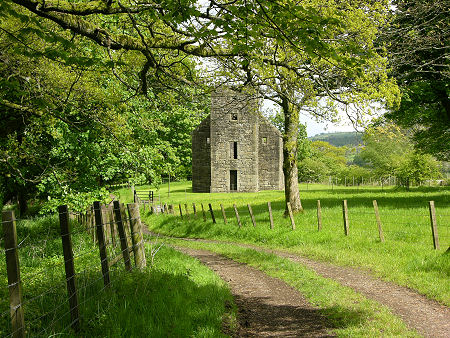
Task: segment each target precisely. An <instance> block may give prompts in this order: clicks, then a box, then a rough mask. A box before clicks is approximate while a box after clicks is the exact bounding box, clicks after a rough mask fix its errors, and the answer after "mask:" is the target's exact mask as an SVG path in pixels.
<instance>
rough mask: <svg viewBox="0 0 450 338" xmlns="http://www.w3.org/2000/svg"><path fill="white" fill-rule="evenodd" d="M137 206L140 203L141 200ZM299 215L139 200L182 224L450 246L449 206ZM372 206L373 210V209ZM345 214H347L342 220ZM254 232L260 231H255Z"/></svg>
mask: <svg viewBox="0 0 450 338" xmlns="http://www.w3.org/2000/svg"><path fill="white" fill-rule="evenodd" d="M141 202H142V201H141ZM317 202H318V203H317V206H316V207H315V208H312V207H311V205H309V207H308V208H305V210H304V212H303V213H300V214H297V215H295V216H292V218H291V217H289V214H286V215H285V204H284V202H282V201H275V202H272V204H270V202H269V203H260V204H255V205H250V204H248V205H239V206H236V205H230V204H229V202H227V204H226V205H223V204H218V203H215V204H211V203H197V204H196V203H180V204H176V205H173V204H167V203H164V204H162V203H161V204H151V203H148V202H145V201H144V202H142V203H141V206H142V208H143V210H144V211H146V212H147V213H151V214H166V215H172V216H177V217H179V218H181V219H183V220H185V221H188V220H192V219H194V218H195V219H201V218H203V220H205V221H209V222H211V221H212V223H218V224H219V225H220V224H222V225H227V226H237V227H241V228H245V229H247V230H248V231H259V230H261V229H273V228H275V230H278V231H289V230H292V229H295V231H296V232H301V233H330V234H331V235H332V236H350V237H354V238H359V239H361V240H378V241H398V242H405V243H409V244H414V245H424V246H425V247H429V248H430V249H433V248H434V249H439V248H442V249H446V248H448V247H449V246H450V210H449V208H448V205H439V204H438V205H435V204H434V202H433V201H429V202H428V203H425V202H424V203H423V204H422V205H421V204H417V205H408V208H405V209H400V208H395V207H394V208H393V207H384V206H381V207H378V204H377V203H376V201H374V202H373V204H372V205H361V203H359V202H358V203H355V204H356V205H352V200H348V201H347V203H346V204H347V206H346V210H344V206H342V207H336V205H335V204H333V205H327V204H326V203H325V204H322V205H321V203H320V201H317ZM375 205H376V206H375ZM345 214H346V215H347V216H346V217H345ZM258 229H259V230H258Z"/></svg>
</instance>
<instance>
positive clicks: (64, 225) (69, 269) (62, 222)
mask: <svg viewBox="0 0 450 338" xmlns="http://www.w3.org/2000/svg"><path fill="white" fill-rule="evenodd" d="M58 212H59V226H60V228H61V240H62V246H63V254H64V269H65V271H66V282H67V295H68V297H69V307H70V319H71V321H72V324H71V326H72V329H73V330H74V331H75V332H79V331H80V313H79V310H78V295H77V288H76V285H75V267H74V264H73V250H72V237H71V234H70V230H69V209H68V208H67V205H60V206H59V207H58Z"/></svg>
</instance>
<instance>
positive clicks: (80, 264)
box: [0, 201, 146, 337]
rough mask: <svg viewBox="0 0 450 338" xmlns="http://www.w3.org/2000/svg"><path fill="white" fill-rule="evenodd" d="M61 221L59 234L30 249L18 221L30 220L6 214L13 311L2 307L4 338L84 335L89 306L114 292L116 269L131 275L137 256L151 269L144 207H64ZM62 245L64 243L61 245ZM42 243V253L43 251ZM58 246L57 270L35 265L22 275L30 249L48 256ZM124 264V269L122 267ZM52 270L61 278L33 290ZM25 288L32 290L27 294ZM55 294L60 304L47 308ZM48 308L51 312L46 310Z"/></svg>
mask: <svg viewBox="0 0 450 338" xmlns="http://www.w3.org/2000/svg"><path fill="white" fill-rule="evenodd" d="M58 217H59V229H48V233H50V232H51V231H53V232H52V233H53V234H54V235H52V237H51V236H47V237H46V238H43V239H42V241H41V242H40V243H31V244H30V243H27V241H28V240H29V236H27V237H26V238H18V235H17V232H18V231H17V222H19V221H26V220H19V219H16V218H15V214H14V211H13V210H7V211H3V212H2V232H3V243H4V255H5V260H6V268H2V269H1V270H0V271H5V272H6V275H7V278H6V276H2V279H4V280H6V279H7V287H6V288H7V289H8V292H6V290H3V291H4V292H2V294H5V296H6V294H8V293H9V303H8V305H9V310H5V309H3V307H2V308H1V312H0V323H8V324H7V326H8V327H4V328H2V329H0V336H4V337H25V336H27V335H28V336H49V335H53V334H60V333H62V332H68V331H70V330H73V331H74V332H75V333H79V332H80V329H81V324H82V322H83V321H86V322H89V321H90V320H91V319H89V318H86V317H85V316H84V314H83V309H85V308H86V306H87V303H88V302H93V301H96V299H98V298H99V297H100V295H101V294H102V292H103V291H105V290H110V289H111V288H112V286H113V284H114V280H113V279H112V278H111V269H115V273H117V274H120V273H122V271H123V270H125V271H128V272H129V271H131V270H132V269H133V266H132V260H131V257H132V256H133V257H134V266H135V267H136V268H139V269H141V268H144V267H145V266H146V258H145V250H144V240H143V234H142V223H141V216H140V211H139V204H136V203H132V204H128V205H126V206H125V205H124V204H123V203H120V202H119V201H113V202H112V203H111V204H109V205H102V204H101V203H100V202H94V203H93V205H92V206H91V207H89V208H88V209H87V210H86V212H82V213H80V212H70V211H69V209H68V207H67V206H66V205H62V206H60V207H59V208H58ZM55 223H56V222H55ZM44 230H45V229H44ZM45 231H47V230H45ZM58 237H59V238H60V240H59V241H58V239H57V238H58ZM57 242H59V243H60V244H58V245H56V244H57ZM46 243H47V244H48V243H50V244H49V247H48V248H47V247H45V244H46ZM41 244H42V248H40V249H39V248H38V246H39V245H41ZM55 246H57V248H56V249H54V250H55V251H52V252H53V253H54V254H55V255H58V257H61V259H58V260H57V262H55V263H54V264H53V265H51V266H50V267H51V269H48V270H47V269H46V268H42V269H40V270H39V269H36V265H38V264H34V263H33V264H30V266H31V267H34V268H35V269H34V270H35V271H33V272H32V273H28V270H27V271H21V262H20V261H21V259H22V258H23V259H24V262H25V268H28V266H27V265H26V264H27V263H28V261H29V259H28V258H29V257H28V256H29V255H28V252H29V251H30V250H41V251H42V252H45V251H46V250H51V249H52V247H55ZM26 250H28V251H27V253H26V254H25V251H26ZM61 251H62V252H61ZM22 253H23V254H22ZM35 256H36V254H35V253H33V262H36V261H39V259H40V258H41V257H38V258H36V259H35ZM95 257H97V258H95ZM50 258H52V257H50ZM42 259H43V258H42ZM95 261H96V262H95ZM121 261H123V268H120V267H119V265H118V263H119V262H121ZM98 263H100V264H98ZM99 265H100V266H99ZM22 269H23V267H22ZM50 271H56V272H55V273H54V274H55V275H57V276H58V277H59V279H58V278H56V279H55V280H52V281H50V282H49V284H48V285H46V287H44V286H43V287H41V288H39V291H38V292H33V288H31V287H30V285H34V284H35V283H36V282H37V281H39V280H40V279H39V278H44V277H43V276H45V275H46V274H50ZM99 272H100V273H99ZM51 274H52V275H53V272H51ZM101 281H103V283H101ZM24 284H25V285H26V286H27V288H26V291H25V289H24ZM47 286H48V287H47ZM64 289H66V291H64ZM53 294H55V295H56V296H54V297H53V298H55V297H57V298H58V299H59V300H60V301H59V303H56V302H55V303H54V304H55V305H54V307H53V308H51V307H50V308H49V307H48V305H46V304H45V303H46V302H47V301H48V300H50V299H51V297H52V295H53ZM49 297H50V298H49ZM5 298H6V297H5ZM5 302H6V299H5ZM5 302H2V303H1V304H3V305H2V306H5V304H6V303H5ZM42 306H44V307H45V310H44V309H41V308H40V307H42ZM5 307H6V306H5ZM27 310H30V311H27ZM36 312H37V314H36ZM8 314H9V317H10V320H9V321H8V320H7V317H8ZM33 315H34V316H33ZM0 326H2V325H0ZM62 326H63V327H62ZM55 330H56V331H55Z"/></svg>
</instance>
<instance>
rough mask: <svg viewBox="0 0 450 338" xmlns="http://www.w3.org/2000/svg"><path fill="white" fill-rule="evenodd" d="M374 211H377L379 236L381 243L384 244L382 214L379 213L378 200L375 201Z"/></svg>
mask: <svg viewBox="0 0 450 338" xmlns="http://www.w3.org/2000/svg"><path fill="white" fill-rule="evenodd" d="M373 209H374V210H375V218H376V220H377V226H378V234H379V236H380V241H382V242H384V234H383V228H382V225H381V219H380V213H379V212H378V203H377V201H376V200H373Z"/></svg>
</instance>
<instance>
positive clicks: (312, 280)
mask: <svg viewBox="0 0 450 338" xmlns="http://www.w3.org/2000/svg"><path fill="white" fill-rule="evenodd" d="M171 242H172V243H174V244H176V245H180V246H189V247H193V248H197V249H206V250H210V251H214V252H217V253H219V254H222V255H224V256H227V257H229V258H232V259H234V260H236V261H239V262H242V263H246V264H249V265H251V266H253V267H255V268H257V269H259V270H262V271H264V272H265V273H267V274H268V275H270V276H272V277H276V278H280V279H282V280H284V281H285V282H286V283H288V284H289V285H291V286H292V287H294V288H295V289H297V290H299V291H300V292H301V293H302V294H303V295H304V296H305V297H306V298H307V299H308V300H309V301H310V302H311V303H312V304H314V305H316V306H318V307H319V308H321V311H322V313H323V314H324V315H325V316H326V317H327V318H328V319H329V320H330V321H331V323H332V325H333V327H334V328H335V329H334V330H333V332H334V333H335V334H336V335H337V336H339V337H373V336H387V337H391V336H401V337H417V336H419V335H418V334H417V333H416V332H413V331H411V330H409V329H408V328H407V327H406V326H405V324H404V323H403V322H402V321H401V320H400V319H399V318H397V317H396V316H394V315H392V313H391V312H390V311H389V310H388V309H387V308H386V307H384V306H382V305H381V304H379V303H378V302H376V301H372V300H369V299H366V298H365V297H363V296H362V295H360V294H358V293H356V292H354V291H353V290H352V289H350V288H348V287H344V286H341V285H340V284H339V283H337V282H335V281H332V280H330V279H326V278H323V277H320V276H318V275H317V274H316V273H315V272H313V271H312V270H310V269H308V268H305V267H303V266H301V265H299V264H295V263H292V262H290V261H289V260H287V259H284V258H280V257H278V256H275V255H271V254H267V253H262V252H258V251H255V250H251V249H244V248H240V247H237V246H232V245H217V244H208V243H199V242H186V241H182V240H171Z"/></svg>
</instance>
